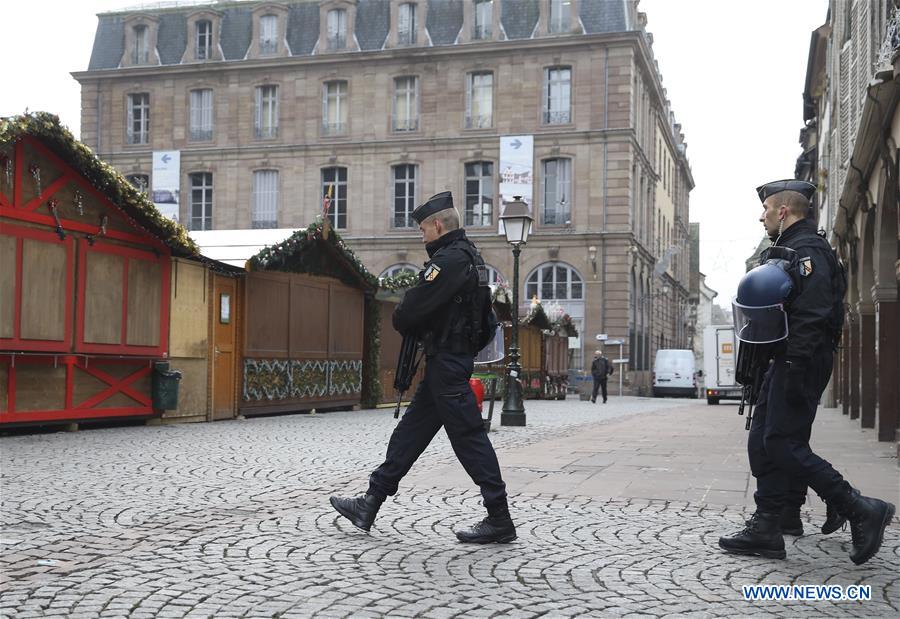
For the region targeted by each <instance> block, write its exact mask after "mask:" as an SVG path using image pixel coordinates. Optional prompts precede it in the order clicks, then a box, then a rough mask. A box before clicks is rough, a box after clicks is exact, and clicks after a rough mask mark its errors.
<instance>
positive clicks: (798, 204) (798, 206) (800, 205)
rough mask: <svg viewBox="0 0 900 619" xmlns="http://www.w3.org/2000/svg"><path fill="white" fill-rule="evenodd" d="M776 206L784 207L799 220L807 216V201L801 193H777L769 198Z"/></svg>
mask: <svg viewBox="0 0 900 619" xmlns="http://www.w3.org/2000/svg"><path fill="white" fill-rule="evenodd" d="M770 199H771V200H772V201H773V202H775V204H776V208H777V207H778V206H786V207H788V208H789V209H790V211H791V214H793V215H794V216H795V217H799V218H800V219H804V218H806V217H808V216H809V206H810V204H809V200H808V199H807V198H806V196H804V195H803V194H802V193H799V192H796V191H779V192H778V193H776V194H775V195H773V196H771V198H770Z"/></svg>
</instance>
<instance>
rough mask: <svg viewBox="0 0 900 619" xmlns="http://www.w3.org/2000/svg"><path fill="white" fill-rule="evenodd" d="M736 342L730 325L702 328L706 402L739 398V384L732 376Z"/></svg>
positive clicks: (711, 402)
mask: <svg viewBox="0 0 900 619" xmlns="http://www.w3.org/2000/svg"><path fill="white" fill-rule="evenodd" d="M738 342H739V340H738V339H737V338H735V337H734V327H733V326H732V325H709V326H708V327H706V329H704V330H703V366H704V367H703V374H704V379H705V382H706V403H707V404H718V403H719V401H720V400H740V399H741V386H740V385H739V384H737V383H736V382H735V378H734V374H735V372H734V368H735V361H736V360H737V352H738V351H737V347H738Z"/></svg>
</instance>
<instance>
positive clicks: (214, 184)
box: [74, 0, 693, 389]
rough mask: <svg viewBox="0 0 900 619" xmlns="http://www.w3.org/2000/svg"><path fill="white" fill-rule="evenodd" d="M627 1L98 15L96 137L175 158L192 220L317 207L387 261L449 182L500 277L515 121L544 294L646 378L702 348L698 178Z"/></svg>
mask: <svg viewBox="0 0 900 619" xmlns="http://www.w3.org/2000/svg"><path fill="white" fill-rule="evenodd" d="M637 5H638V2H636V1H629V0H475V1H468V0H467V1H463V0H289V1H285V2H240V3H237V2H218V3H214V4H207V5H198V6H190V7H184V6H177V7H174V8H168V9H156V10H151V11H146V12H145V11H128V12H114V13H104V14H101V15H100V16H99V25H98V29H97V34H96V37H95V41H94V50H93V55H92V58H91V62H90V66H89V68H88V70H87V71H82V72H77V73H74V76H75V78H76V79H77V80H78V81H79V82H80V83H81V86H82V136H81V137H82V140H83V141H84V142H85V143H87V144H88V145H90V146H91V147H92V148H94V150H95V151H96V152H97V153H98V155H99V156H100V157H102V158H103V159H105V160H107V161H109V162H110V163H111V164H112V165H114V166H115V167H116V168H117V169H119V170H120V171H121V172H123V173H124V174H126V175H130V176H131V177H132V178H134V179H135V182H140V183H144V184H148V183H149V184H152V170H151V167H152V163H151V157H152V153H153V151H162V150H177V151H180V157H181V181H180V185H181V192H180V197H179V204H178V207H179V215H180V220H181V221H182V222H183V223H185V224H186V225H187V226H188V227H191V228H194V229H235V228H239V229H240V228H254V227H279V228H296V227H301V226H305V225H306V224H308V223H309V222H310V221H312V220H313V219H314V218H315V217H317V216H319V215H320V214H321V212H322V205H323V196H324V195H325V194H326V193H328V192H329V191H331V192H332V193H331V202H330V207H329V213H328V216H329V217H331V219H332V224H333V225H334V227H335V228H337V229H338V230H339V232H340V233H341V234H342V236H344V237H345V238H346V239H347V240H348V241H349V242H350V243H351V244H352V246H353V247H354V250H355V251H357V253H358V254H359V255H360V257H361V258H362V260H363V261H364V262H365V263H366V265H367V266H368V267H369V268H370V270H372V271H373V272H376V273H391V272H395V271H397V270H399V269H403V268H412V269H415V268H418V267H417V265H420V264H421V263H422V261H423V260H424V257H425V254H424V251H423V248H422V246H421V242H420V238H419V234H418V233H417V230H416V229H415V227H414V222H413V221H412V220H411V218H410V216H409V215H410V213H411V211H412V210H413V208H414V207H415V205H417V204H419V203H421V202H422V201H423V200H425V199H427V198H428V197H429V196H430V195H432V194H434V193H437V192H440V191H444V190H451V191H453V194H454V197H455V201H456V203H457V206H458V208H459V210H460V212H461V215H463V216H464V218H465V220H466V222H465V223H466V228H467V230H468V232H469V234H470V236H472V237H474V239H475V241H476V242H477V243H478V245H479V246H480V247H481V249H482V252H483V255H484V257H485V260H486V262H487V263H488V264H489V265H490V266H491V267H492V268H493V269H494V273H495V274H496V277H497V278H498V279H505V278H509V277H511V275H512V256H511V252H510V251H509V248H508V247H507V245H506V243H505V241H504V240H503V238H501V237H500V236H499V235H498V223H499V220H498V217H499V215H500V214H501V210H502V205H501V203H500V202H501V201H500V199H499V183H500V172H501V171H500V170H499V167H500V138H501V136H533V144H534V152H533V181H534V182H533V197H532V201H531V207H532V214H533V216H534V217H535V223H534V229H533V234H532V237H531V239H530V240H529V242H528V245H527V247H526V248H525V249H524V251H523V252H522V257H521V265H520V269H521V273H522V281H521V282H520V286H522V288H520V290H522V292H523V294H521V295H520V297H521V298H522V299H523V304H527V303H528V301H529V300H530V299H531V298H532V297H533V296H535V295H537V296H538V297H540V298H541V299H542V301H543V302H544V303H545V305H548V304H549V305H559V309H560V310H561V311H566V312H568V313H569V314H570V315H571V316H572V317H573V319H574V320H575V322H576V324H577V325H578V327H579V332H580V336H579V341H578V342H577V343H576V342H574V341H573V342H572V346H573V348H572V351H571V352H572V355H571V366H572V367H573V369H576V370H580V369H583V368H584V366H585V364H586V363H589V361H590V354H589V353H588V354H586V353H585V351H590V350H593V348H594V347H595V343H593V342H591V341H589V340H593V339H594V337H595V336H596V335H597V334H600V333H606V334H607V335H608V336H609V338H610V339H622V340H624V341H625V342H626V352H625V355H626V356H627V357H629V358H630V359H631V365H630V370H631V371H630V372H629V375H628V379H629V382H630V384H632V385H633V386H634V387H635V388H636V389H639V388H641V386H642V385H643V386H646V384H647V381H648V378H649V369H650V366H651V365H652V363H651V360H652V358H653V356H654V353H655V350H656V349H657V348H659V347H690V339H691V338H690V335H689V330H690V328H691V325H690V324H689V320H688V319H686V318H685V317H686V316H691V315H693V314H692V313H691V310H690V308H691V306H692V300H691V299H690V298H689V291H688V287H689V269H690V259H689V256H688V255H687V254H688V253H689V252H688V250H687V249H685V248H687V247H689V244H688V243H687V239H688V201H689V198H688V195H689V192H690V190H691V189H692V187H693V179H692V176H691V171H690V167H689V164H688V161H687V158H686V143H685V141H684V137H683V135H682V134H681V131H680V126H679V125H678V124H676V123H675V121H674V116H673V114H672V112H671V111H670V106H669V102H668V100H667V99H666V93H665V90H664V89H663V88H662V84H661V76H660V74H659V71H658V68H657V66H656V63H655V61H654V59H653V52H652V47H651V45H652V36H651V35H650V34H649V33H648V32H647V31H646V29H645V26H646V16H645V15H644V14H643V13H639V12H638V10H637Z"/></svg>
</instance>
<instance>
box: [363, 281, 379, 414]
mask: <svg viewBox="0 0 900 619" xmlns="http://www.w3.org/2000/svg"><path fill="white" fill-rule="evenodd" d="M364 331H365V333H366V335H367V336H368V341H369V348H368V352H367V353H366V356H365V358H364V359H363V377H362V380H363V386H362V397H361V405H362V407H363V408H375V407H376V406H378V403H379V402H381V396H382V395H383V393H382V389H381V381H380V380H379V378H378V375H379V373H380V372H379V369H380V368H379V366H380V363H379V360H380V358H381V303H380V302H379V301H377V300H376V299H375V297H374V296H373V295H368V294H367V295H366V305H365V326H364Z"/></svg>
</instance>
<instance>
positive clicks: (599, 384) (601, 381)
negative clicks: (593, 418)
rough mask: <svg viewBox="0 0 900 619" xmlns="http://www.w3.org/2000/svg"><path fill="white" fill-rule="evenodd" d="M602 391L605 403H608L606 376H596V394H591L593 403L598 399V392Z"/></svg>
mask: <svg viewBox="0 0 900 619" xmlns="http://www.w3.org/2000/svg"><path fill="white" fill-rule="evenodd" d="M598 389H599V390H601V391H602V392H603V401H604V402H606V377H605V376H602V377H601V376H595V377H594V392H593V393H592V394H591V402H593V401H594V400H596V399H597V390H598Z"/></svg>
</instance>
